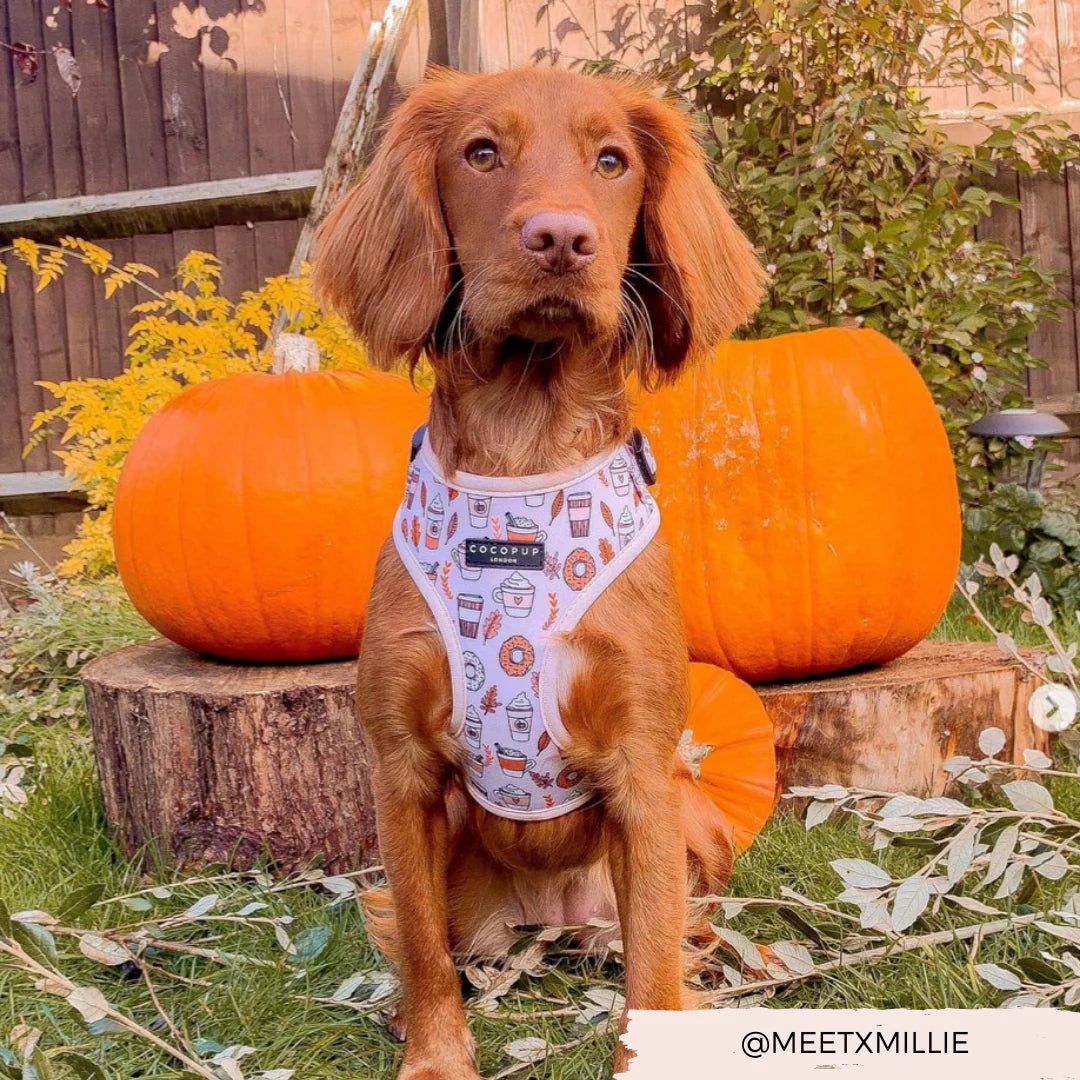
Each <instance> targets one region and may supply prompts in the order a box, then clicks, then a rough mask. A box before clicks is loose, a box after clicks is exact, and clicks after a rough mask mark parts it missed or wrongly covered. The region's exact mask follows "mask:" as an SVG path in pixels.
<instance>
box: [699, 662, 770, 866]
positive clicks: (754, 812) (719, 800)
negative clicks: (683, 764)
mask: <svg viewBox="0 0 1080 1080" xmlns="http://www.w3.org/2000/svg"><path fill="white" fill-rule="evenodd" d="M686 727H687V730H688V731H689V732H690V743H691V748H690V753H689V756H690V758H691V759H696V764H697V767H698V770H699V774H698V783H699V784H700V785H701V786H702V787H703V788H704V789H705V791H706V793H707V794H708V796H709V798H710V799H711V800H712V801H713V803H714V805H715V806H716V808H717V809H718V810H719V811H720V813H721V814H722V815H723V817H724V819H725V820H726V821H728V822H729V823H730V824H731V829H732V837H733V841H734V844H735V850H736V852H739V851H745V850H746V849H747V848H748V847H749V846H750V844H751V843H752V842H753V840H754V837H755V836H757V834H758V833H759V832H760V831H761V827H762V826H763V825H764V824H765V822H766V821H768V820H769V816H770V815H771V814H772V811H773V806H774V805H775V798H776V754H775V751H774V748H773V726H772V721H771V720H770V719H769V714H768V713H767V712H766V711H765V706H764V705H763V704H762V702H761V698H759V697H758V696H757V694H756V693H755V691H754V688H753V687H752V686H750V685H749V684H748V683H744V682H743V681H742V680H741V679H738V678H736V677H735V676H734V675H732V674H731V672H730V671H725V670H724V669H723V668H719V667H715V666H714V665H713V664H691V665H690V713H689V717H688V718H687V721H686ZM699 755H703V756H699Z"/></svg>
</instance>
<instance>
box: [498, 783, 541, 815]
mask: <svg viewBox="0 0 1080 1080" xmlns="http://www.w3.org/2000/svg"><path fill="white" fill-rule="evenodd" d="M495 798H496V799H498V800H499V802H500V803H501V804H502V805H503V806H505V807H507V809H510V810H528V809H529V804H530V803H531V802H532V792H530V791H523V790H522V789H521V788H519V787H518V786H517V784H507V785H506V786H505V787H501V788H499V789H498V790H497V791H496V792H495Z"/></svg>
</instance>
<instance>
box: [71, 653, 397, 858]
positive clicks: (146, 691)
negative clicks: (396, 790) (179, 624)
mask: <svg viewBox="0 0 1080 1080" xmlns="http://www.w3.org/2000/svg"><path fill="white" fill-rule="evenodd" d="M82 677H83V682H84V685H85V687H86V702H87V709H88V711H89V714H90V722H91V726H92V729H93V734H94V748H95V753H96V756H97V764H98V773H99V775H100V777H101V790H102V795H103V798H104V802H105V812H106V815H107V817H108V819H109V821H110V822H111V824H112V827H113V830H114V835H115V836H116V838H117V840H118V841H119V842H120V844H121V846H122V847H123V848H124V850H125V851H126V852H127V853H128V854H133V853H135V852H136V851H138V850H139V849H142V848H144V847H147V846H148V845H149V846H150V847H151V848H152V849H155V851H156V853H157V854H159V855H160V856H161V857H163V858H165V859H167V860H169V861H174V862H184V863H193V864H198V863H207V862H215V863H217V862H224V863H228V864H231V865H234V866H243V865H250V863H251V862H252V861H254V860H255V859H256V858H257V857H258V856H259V855H261V854H263V853H268V854H269V855H270V856H271V857H273V858H274V859H275V860H277V862H278V863H279V864H280V865H281V866H282V867H283V868H286V869H294V868H296V867H300V866H303V865H305V864H306V863H307V862H309V861H310V860H311V859H312V858H314V857H315V856H316V855H321V856H323V857H324V859H325V863H326V866H327V868H328V869H330V870H332V871H337V870H343V869H356V868H357V867H359V866H367V865H371V864H372V863H375V862H376V861H377V860H378V847H377V840H376V837H375V813H374V807H373V805H372V794H371V782H370V767H369V760H370V755H369V750H368V747H367V745H366V743H365V741H364V738H363V736H362V733H361V730H360V725H359V722H358V721H357V718H356V708H355V685H354V684H355V682H356V664H355V662H352V661H343V662H334V663H322V664H292V665H254V664H232V663H226V662H224V661H220V660H214V659H211V658H209V657H205V656H198V655H196V654H195V653H192V652H189V651H188V650H187V649H183V648H181V647H180V646H179V645H174V644H173V643H172V642H170V641H165V640H164V639H160V638H159V639H158V640H156V641H151V642H149V643H147V644H145V645H132V646H130V647H129V648H126V649H121V650H120V651H118V652H115V653H112V654H111V655H109V656H103V657H100V658H99V659H97V660H93V661H91V662H90V663H89V664H87V665H86V667H85V668H84V669H83V673H82Z"/></svg>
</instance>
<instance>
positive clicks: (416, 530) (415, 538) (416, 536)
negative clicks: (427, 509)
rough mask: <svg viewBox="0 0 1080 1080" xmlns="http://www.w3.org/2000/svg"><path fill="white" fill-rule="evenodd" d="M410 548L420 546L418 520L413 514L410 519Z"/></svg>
mask: <svg viewBox="0 0 1080 1080" xmlns="http://www.w3.org/2000/svg"><path fill="white" fill-rule="evenodd" d="M412 546H413V547H414V548H418V547H419V546H420V519H419V518H418V517H417V516H416V515H415V514H413V519H412Z"/></svg>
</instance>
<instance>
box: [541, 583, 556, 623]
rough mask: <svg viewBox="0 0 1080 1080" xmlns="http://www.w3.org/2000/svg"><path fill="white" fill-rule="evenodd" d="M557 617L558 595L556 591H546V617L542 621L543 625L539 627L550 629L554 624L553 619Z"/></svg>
mask: <svg viewBox="0 0 1080 1080" xmlns="http://www.w3.org/2000/svg"><path fill="white" fill-rule="evenodd" d="M558 617H559V597H558V595H557V594H556V593H553V592H549V593H548V617H547V619H546V620H545V621H544V625H543V626H541V627H540V629H541V630H550V629H551V628H552V627H553V626H554V625H555V620H556V619H557V618H558Z"/></svg>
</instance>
